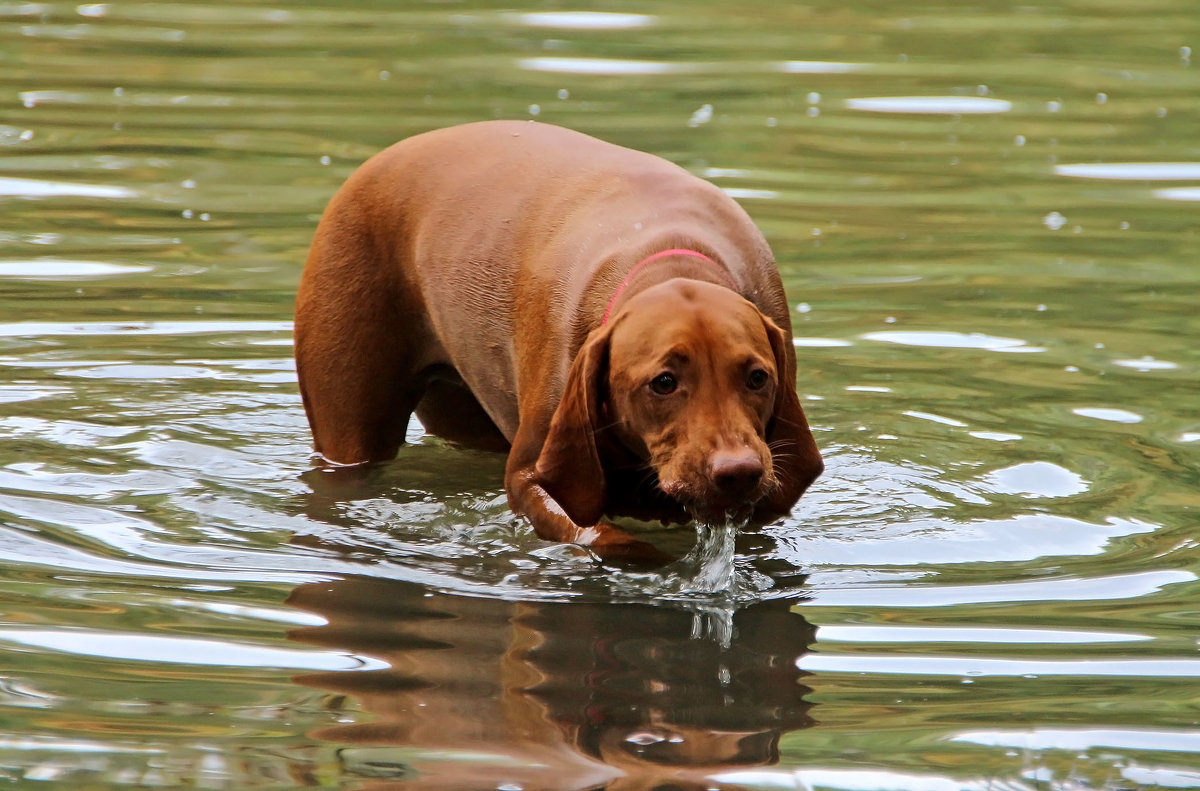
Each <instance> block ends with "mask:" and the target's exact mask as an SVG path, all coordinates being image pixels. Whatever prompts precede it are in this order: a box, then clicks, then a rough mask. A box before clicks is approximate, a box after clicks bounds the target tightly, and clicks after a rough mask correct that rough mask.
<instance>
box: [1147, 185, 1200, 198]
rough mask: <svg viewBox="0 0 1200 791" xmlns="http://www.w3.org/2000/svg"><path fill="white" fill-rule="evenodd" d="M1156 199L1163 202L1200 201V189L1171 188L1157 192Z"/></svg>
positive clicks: (1155, 193) (1155, 192)
mask: <svg viewBox="0 0 1200 791" xmlns="http://www.w3.org/2000/svg"><path fill="white" fill-rule="evenodd" d="M1154 197H1156V198H1162V199H1163V200H1178V201H1200V187H1171V188H1170V189H1162V190H1155V191H1154Z"/></svg>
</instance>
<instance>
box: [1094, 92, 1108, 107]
mask: <svg viewBox="0 0 1200 791" xmlns="http://www.w3.org/2000/svg"><path fill="white" fill-rule="evenodd" d="M1096 104H1108V94H1107V93H1098V94H1096Z"/></svg>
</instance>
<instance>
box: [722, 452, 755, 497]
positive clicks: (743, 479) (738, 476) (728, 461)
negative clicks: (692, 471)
mask: <svg viewBox="0 0 1200 791" xmlns="http://www.w3.org/2000/svg"><path fill="white" fill-rule="evenodd" d="M709 474H710V475H711V476H712V482H713V484H714V485H715V486H716V487H717V488H718V489H720V490H721V491H722V492H724V493H725V494H730V495H743V494H747V493H749V492H750V490H752V489H753V488H754V487H755V486H758V482H759V481H761V480H762V476H763V464H762V460H761V459H760V458H759V457H758V454H757V453H754V452H753V451H749V450H746V451H735V452H722V453H716V454H714V455H713V457H712V459H711V461H710V462H709Z"/></svg>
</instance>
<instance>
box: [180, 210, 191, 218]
mask: <svg viewBox="0 0 1200 791" xmlns="http://www.w3.org/2000/svg"><path fill="white" fill-rule="evenodd" d="M180 214H181V215H183V219H185V220H190V219H192V217H193V216H194V215H193V214H192V210H191V209H184V210H183V211H181V212H180Z"/></svg>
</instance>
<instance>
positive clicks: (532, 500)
mask: <svg viewBox="0 0 1200 791" xmlns="http://www.w3.org/2000/svg"><path fill="white" fill-rule="evenodd" d="M505 487H506V488H507V490H508V504H509V507H510V508H512V510H513V511H514V512H515V513H517V514H520V515H521V516H524V517H525V518H526V519H528V520H529V522H530V524H532V525H533V530H534V532H535V533H537V534H538V536H539V537H540V538H544V539H546V540H547V541H562V542H564V543H569V544H578V545H580V546H584V547H587V548H588V549H590V550H592V551H593V552H595V553H596V554H597V555H599V556H600V557H601V558H603V559H605V560H628V561H634V562H640V563H653V564H662V563H666V562H669V561H670V560H673V558H672V557H671V556H670V555H668V554H666V553H665V552H663V551H661V550H659V549H657V548H656V547H655V546H654V545H653V544H650V543H647V542H645V541H642V540H640V539H638V538H635V537H634V536H633V535H632V534H630V533H628V532H626V531H625V530H622V529H621V528H619V527H617V526H616V525H614V524H612V523H611V522H606V521H604V520H603V519H601V520H599V521H597V522H596V524H594V525H577V524H575V523H574V522H573V521H571V518H570V517H569V516H567V514H566V511H564V510H563V509H562V506H560V505H559V504H558V503H557V502H556V501H555V500H554V498H553V497H551V496H550V494H549V493H548V492H546V490H545V489H543V488H542V487H541V486H540V485H539V484H538V483H537V482H536V480H535V473H534V467H533V465H530V466H528V467H517V468H512V469H510V470H509V471H508V473H507V474H506V475H505Z"/></svg>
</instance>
